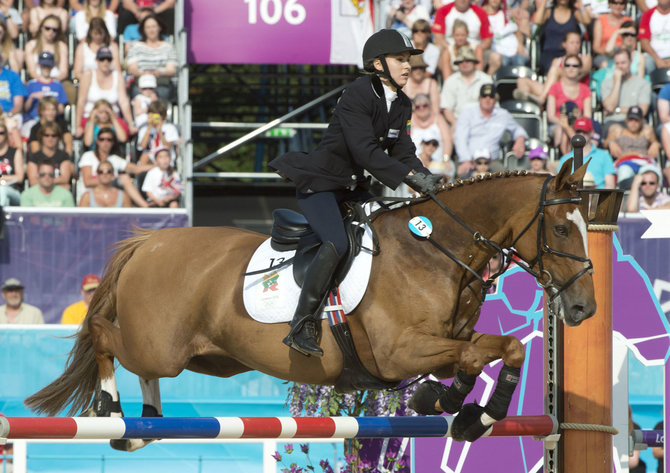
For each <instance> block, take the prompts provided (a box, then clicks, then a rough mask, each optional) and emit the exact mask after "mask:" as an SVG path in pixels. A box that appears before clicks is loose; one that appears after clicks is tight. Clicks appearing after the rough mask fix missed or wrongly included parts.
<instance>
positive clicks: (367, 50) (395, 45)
mask: <svg viewBox="0 0 670 473" xmlns="http://www.w3.org/2000/svg"><path fill="white" fill-rule="evenodd" d="M405 51H408V52H409V53H410V55H415V54H422V53H423V50H422V49H416V48H415V47H414V46H413V45H412V42H411V41H410V39H409V38H408V37H407V36H405V35H404V34H402V33H401V32H399V31H397V30H393V29H384V30H379V31H377V32H376V33H375V34H373V35H372V36H370V37H369V38H368V40H367V41H366V42H365V46H363V65H364V67H365V70H366V71H368V72H374V73H375V74H377V75H379V76H381V77H384V78H386V79H388V80H389V81H390V82H391V84H393V86H394V87H395V88H396V89H400V88H401V87H400V86H399V85H398V84H396V82H395V81H394V80H393V78H392V77H391V74H390V73H389V68H388V65H387V64H386V55H387V54H397V53H404V52H405ZM377 58H379V59H380V61H381V63H382V68H383V69H384V71H383V72H380V71H378V70H376V69H375V68H374V66H373V65H372V61H374V60H375V59H377Z"/></svg>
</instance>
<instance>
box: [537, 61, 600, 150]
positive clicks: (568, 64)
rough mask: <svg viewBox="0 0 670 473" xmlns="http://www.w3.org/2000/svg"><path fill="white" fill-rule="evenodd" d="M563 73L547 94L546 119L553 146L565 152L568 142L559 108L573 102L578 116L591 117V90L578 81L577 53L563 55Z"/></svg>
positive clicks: (579, 62) (578, 63)
mask: <svg viewBox="0 0 670 473" xmlns="http://www.w3.org/2000/svg"><path fill="white" fill-rule="evenodd" d="M563 67H564V69H565V70H564V73H563V75H562V77H561V79H560V80H558V81H557V82H555V83H554V85H552V86H551V88H550V89H549V93H548V95H547V121H548V122H549V124H550V125H549V133H550V134H551V136H552V139H553V143H554V146H558V147H560V148H561V151H563V152H567V150H568V148H569V142H568V140H567V135H566V134H565V133H564V132H563V127H562V126H561V124H560V110H561V107H562V106H563V104H565V103H566V102H568V101H570V102H573V103H574V104H575V105H576V106H577V108H578V109H579V111H580V116H585V117H588V118H591V114H592V109H591V90H590V89H589V87H588V86H586V85H584V84H582V83H581V82H580V81H579V71H580V69H581V67H582V60H581V58H580V57H579V56H577V55H574V56H573V55H570V56H566V57H565V61H564V63H563Z"/></svg>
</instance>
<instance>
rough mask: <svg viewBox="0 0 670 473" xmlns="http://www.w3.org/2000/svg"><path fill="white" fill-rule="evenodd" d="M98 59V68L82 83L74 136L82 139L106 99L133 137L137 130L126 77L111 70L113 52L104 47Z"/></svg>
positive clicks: (126, 130)
mask: <svg viewBox="0 0 670 473" xmlns="http://www.w3.org/2000/svg"><path fill="white" fill-rule="evenodd" d="M96 59H97V62H98V68H97V69H95V70H91V71H86V72H85V73H84V75H83V76H82V79H81V82H80V83H79V94H78V97H77V113H76V118H75V123H76V124H77V130H76V131H75V136H76V137H81V136H83V134H84V127H85V126H86V122H87V121H88V119H89V117H90V115H91V112H92V111H93V108H94V106H95V103H96V102H97V101H98V100H100V99H105V100H107V102H109V103H110V105H111V106H112V109H113V110H114V114H115V116H116V117H117V118H118V119H119V121H120V123H121V126H122V127H123V129H124V131H125V132H126V134H128V135H134V134H135V133H137V128H136V127H135V123H134V121H133V116H132V113H131V112H130V100H129V99H128V94H127V93H126V82H125V80H124V78H123V74H122V73H121V72H120V71H117V70H116V69H114V68H113V67H112V61H113V55H112V50H111V49H110V48H108V47H106V46H101V47H100V48H98V52H97V53H96ZM121 117H123V118H121Z"/></svg>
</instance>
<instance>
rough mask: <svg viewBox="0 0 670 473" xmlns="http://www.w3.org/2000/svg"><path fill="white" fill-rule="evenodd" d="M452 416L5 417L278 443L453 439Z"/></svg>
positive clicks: (33, 435) (503, 432) (533, 431)
mask: <svg viewBox="0 0 670 473" xmlns="http://www.w3.org/2000/svg"><path fill="white" fill-rule="evenodd" d="M452 420H453V417H451V416H430V417H2V416H0V442H2V441H3V440H7V439H28V440H29V439H51V440H53V439H89V440H90V439H128V438H140V439H168V438H171V439H196V438H197V439H213V438H226V439H240V438H246V439H276V438H286V439H295V438H338V439H339V438H393V437H449V436H450V435H451V432H450V426H451V424H452ZM557 431H558V422H557V421H556V419H555V418H553V417H552V416H548V415H537V416H516V417H514V416H512V417H507V418H505V419H503V420H501V421H499V422H496V423H495V424H493V425H492V426H491V429H489V431H488V432H487V433H486V434H485V435H486V436H491V437H517V436H536V437H546V436H548V435H552V434H555V433H556V432H557Z"/></svg>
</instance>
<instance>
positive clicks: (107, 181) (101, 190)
mask: <svg viewBox="0 0 670 473" xmlns="http://www.w3.org/2000/svg"><path fill="white" fill-rule="evenodd" d="M96 175H97V176H98V185H97V186H95V187H94V188H92V189H88V190H87V191H86V193H85V194H84V195H82V196H81V200H80V201H79V207H132V206H133V204H132V202H131V201H130V197H128V194H126V193H125V192H123V190H122V189H119V188H118V187H115V186H114V185H113V183H114V179H115V178H116V176H115V175H114V166H112V163H110V162H109V161H103V162H101V163H100V164H98V169H97V170H96Z"/></svg>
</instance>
